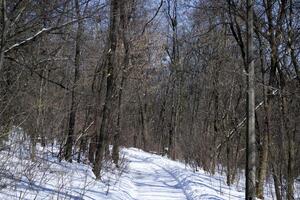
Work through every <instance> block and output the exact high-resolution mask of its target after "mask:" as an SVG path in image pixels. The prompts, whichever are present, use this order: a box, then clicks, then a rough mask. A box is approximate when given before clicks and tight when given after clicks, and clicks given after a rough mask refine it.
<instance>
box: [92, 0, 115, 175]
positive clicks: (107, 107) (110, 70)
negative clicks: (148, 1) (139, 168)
mask: <svg viewBox="0 0 300 200" xmlns="http://www.w3.org/2000/svg"><path fill="white" fill-rule="evenodd" d="M110 6H111V7H110V26H109V36H108V43H109V45H108V47H109V48H108V49H107V56H106V62H105V63H106V64H105V67H106V94H105V100H104V105H103V110H102V122H101V125H100V130H99V134H98V140H97V152H96V158H95V162H94V167H93V171H94V173H95V176H96V177H97V178H100V171H101V168H102V159H103V154H104V150H105V147H106V146H107V145H108V144H107V142H108V141H107V138H108V136H106V135H107V134H108V133H107V130H108V122H109V119H108V118H109V116H110V113H111V108H112V103H113V90H114V65H115V54H116V49H117V36H118V28H117V27H118V20H117V18H118V10H119V3H118V0H111V5H110Z"/></svg>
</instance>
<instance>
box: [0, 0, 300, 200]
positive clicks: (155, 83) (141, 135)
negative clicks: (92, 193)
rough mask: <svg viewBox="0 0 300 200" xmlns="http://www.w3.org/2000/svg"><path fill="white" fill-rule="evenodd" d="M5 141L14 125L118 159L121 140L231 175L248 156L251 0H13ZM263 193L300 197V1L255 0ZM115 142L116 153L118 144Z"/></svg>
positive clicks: (44, 139) (1, 52)
mask: <svg viewBox="0 0 300 200" xmlns="http://www.w3.org/2000/svg"><path fill="white" fill-rule="evenodd" d="M0 2H1V5H0V8H1V11H0V30H1V31H0V38H1V39H0V138H1V139H0V142H1V145H2V146H1V148H0V149H2V148H5V140H6V138H7V136H8V133H9V132H10V130H11V129H12V127H13V126H19V127H22V129H23V130H24V131H25V132H26V133H27V134H28V136H29V137H30V141H31V158H32V160H34V159H35V151H36V150H35V149H36V148H35V147H36V144H38V143H40V144H42V145H44V146H45V145H51V144H54V143H56V144H59V146H60V152H59V154H58V155H56V156H58V157H59V158H60V159H62V160H63V159H64V160H67V161H69V162H72V160H73V162H74V161H75V160H77V161H78V162H84V163H89V164H90V165H91V166H93V171H94V173H95V175H96V176H97V177H98V178H100V176H101V170H102V163H103V162H105V160H108V159H112V160H113V161H114V163H115V164H116V165H118V161H119V159H120V158H119V149H120V147H122V146H127V147H132V146H133V147H137V148H141V149H143V150H146V151H151V152H156V153H159V154H163V155H165V154H166V155H167V156H168V157H170V158H172V159H179V160H182V161H184V162H185V163H187V164H189V165H191V166H193V167H195V169H197V168H203V169H205V170H206V171H208V172H210V173H211V174H214V173H215V172H216V171H217V170H220V166H221V168H222V170H224V171H225V173H226V175H227V184H228V185H230V184H232V183H234V182H235V181H236V179H237V176H239V174H240V173H241V172H242V170H243V169H245V164H246V149H245V147H246V132H247V88H248V85H247V76H248V72H249V69H248V63H247V62H248V61H247V58H248V57H247V52H248V49H247V48H248V47H249V44H248V43H247V27H246V22H247V19H248V18H247V6H246V5H247V4H246V1H244V0H241V1H240V0H224V1H217V0H151V1H145V0H51V1H49V0H1V1H0ZM253 3H254V4H253V8H254V11H253V55H254V56H253V62H254V69H255V78H254V85H255V136H256V143H255V144H256V145H255V147H256V155H257V156H256V161H255V163H256V194H257V196H258V197H260V198H263V187H264V182H265V181H272V182H273V183H274V187H275V190H276V198H277V199H279V200H281V199H288V200H292V199H294V192H295V191H294V186H293V184H294V182H295V181H296V179H297V177H299V175H300V156H299V155H300V145H299V144H300V135H299V130H300V87H299V86H300V21H299V19H300V2H299V1H297V0H256V1H254V2H253ZM110 145H112V147H113V149H112V154H109V146H110Z"/></svg>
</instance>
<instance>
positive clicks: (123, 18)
mask: <svg viewBox="0 0 300 200" xmlns="http://www.w3.org/2000/svg"><path fill="white" fill-rule="evenodd" d="M125 8H126V0H123V1H122V5H121V6H120V24H121V28H122V40H123V45H124V50H125V55H124V61H123V67H122V71H121V83H120V86H119V90H118V116H117V127H116V133H115V134H114V138H113V139H114V141H113V151H112V159H113V161H114V163H115V164H116V165H117V166H118V160H119V146H120V134H121V121H122V93H123V87H124V85H125V81H126V75H127V74H126V72H127V69H128V66H129V61H130V60H129V58H130V44H129V38H128V34H127V31H128V15H129V13H128V10H125Z"/></svg>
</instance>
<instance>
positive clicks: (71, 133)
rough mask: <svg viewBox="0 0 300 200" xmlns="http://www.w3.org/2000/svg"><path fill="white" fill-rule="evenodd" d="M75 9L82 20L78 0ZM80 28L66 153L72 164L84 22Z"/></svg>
mask: <svg viewBox="0 0 300 200" xmlns="http://www.w3.org/2000/svg"><path fill="white" fill-rule="evenodd" d="M74 3H75V9H76V17H77V19H80V18H81V14H80V5H79V1H78V0H74ZM77 24H78V27H77V33H76V46H75V61H74V65H75V72H74V83H73V87H72V90H71V108H70V115H69V127H68V137H67V142H66V149H65V152H64V158H65V159H66V160H67V161H69V162H72V149H73V143H74V132H75V130H74V129H75V121H76V110H77V104H78V102H77V98H76V96H75V95H76V87H77V84H78V80H79V67H80V59H81V42H82V35H83V21H82V20H78V23H77Z"/></svg>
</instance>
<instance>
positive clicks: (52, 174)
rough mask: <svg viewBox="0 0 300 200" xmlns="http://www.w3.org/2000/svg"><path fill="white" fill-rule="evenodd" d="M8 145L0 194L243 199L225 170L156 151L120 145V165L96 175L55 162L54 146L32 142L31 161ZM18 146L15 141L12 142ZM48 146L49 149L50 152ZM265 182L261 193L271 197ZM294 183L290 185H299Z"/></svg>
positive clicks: (77, 199) (1, 161)
mask: <svg viewBox="0 0 300 200" xmlns="http://www.w3.org/2000/svg"><path fill="white" fill-rule="evenodd" d="M10 146H11V147H12V148H10V149H6V150H2V151H1V153H0V173H1V174H0V175H1V180H0V199H3V200H6V199H7V200H10V199H13V200H14V199H26V200H32V199H37V200H38V199H43V200H45V199H49V200H50V199H51V200H52V199H74V200H82V199H86V200H102V199H110V200H184V199H187V200H196V199H197V200H198V199H201V200H202V199H203V200H223V199H232V200H235V199H243V198H244V185H243V180H242V178H241V179H240V182H237V183H235V184H234V185H232V186H231V187H228V186H227V185H226V183H225V180H226V179H225V176H224V175H221V174H215V175H210V174H209V173H207V172H205V171H203V170H199V171H197V172H195V171H194V170H193V169H192V168H190V167H189V166H186V165H185V164H183V163H181V162H179V161H172V160H169V159H168V158H166V157H162V156H160V155H156V154H151V153H146V152H144V151H142V150H139V149H135V148H123V149H122V152H121V160H122V164H121V169H117V168H115V167H114V165H113V164H112V163H106V169H105V170H103V171H105V172H104V173H103V174H102V179H101V180H96V179H95V176H94V174H93V172H92V169H91V167H90V166H89V165H86V164H81V163H77V162H76V161H74V162H73V163H67V162H65V161H61V162H59V160H58V159H57V158H56V156H53V155H56V153H57V151H58V149H55V148H53V147H48V148H43V147H41V146H39V147H38V148H37V156H36V158H35V161H34V162H33V161H31V159H30V157H29V156H28V154H27V153H26V151H27V150H28V149H26V148H25V147H26V145H24V146H25V147H24V148H22V149H18V148H14V144H10ZM18 147H19V145H18ZM53 152H54V154H53ZM272 188H273V187H272V185H271V184H266V187H265V193H266V195H267V198H266V199H273V197H272V192H271V191H272ZM299 189H300V188H299V185H298V186H297V188H296V190H297V191H299Z"/></svg>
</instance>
